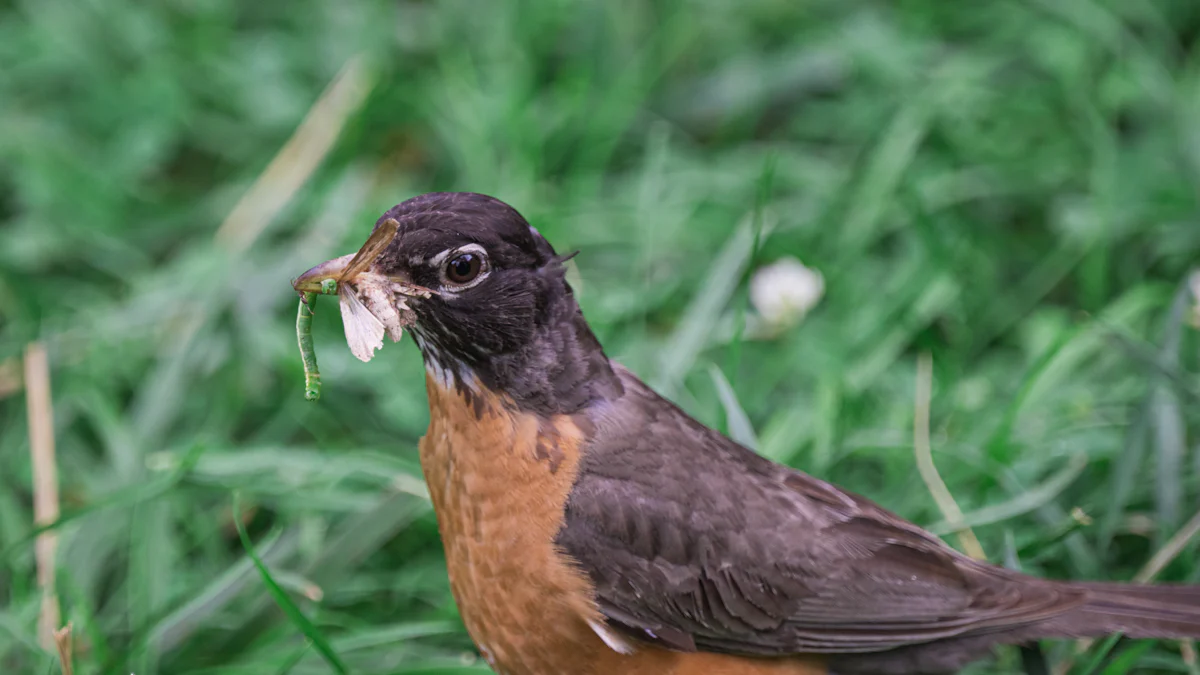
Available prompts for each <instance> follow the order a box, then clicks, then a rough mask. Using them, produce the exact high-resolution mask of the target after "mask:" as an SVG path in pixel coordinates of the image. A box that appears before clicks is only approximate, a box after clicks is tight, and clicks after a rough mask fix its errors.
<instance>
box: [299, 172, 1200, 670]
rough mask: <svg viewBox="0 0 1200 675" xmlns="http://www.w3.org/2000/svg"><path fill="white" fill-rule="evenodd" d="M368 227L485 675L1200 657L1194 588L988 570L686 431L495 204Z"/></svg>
mask: <svg viewBox="0 0 1200 675" xmlns="http://www.w3.org/2000/svg"><path fill="white" fill-rule="evenodd" d="M391 221H395V222H394V223H392V222H391ZM384 226H386V227H389V228H390V227H394V228H395V232H394V236H391V235H390V233H389V236H391V240H390V243H388V245H387V246H386V248H383V249H382V250H381V251H380V252H379V253H378V255H377V257H376V258H375V260H374V261H373V262H371V264H370V266H369V268H368V269H367V272H366V273H369V274H370V275H372V276H371V279H372V282H371V283H372V284H373V288H374V289H375V291H374V292H375V295H374V296H373V298H374V299H375V301H376V302H379V301H380V300H379V298H380V296H379V295H378V286H379V283H380V281H379V280H380V279H385V280H390V281H389V282H388V283H391V284H392V285H391V286H388V287H387V289H385V294H384V296H383V297H384V301H387V300H389V299H390V301H391V302H393V303H394V308H393V309H394V311H396V312H398V313H399V314H400V316H401V319H402V323H403V324H404V326H405V327H406V328H408V330H409V331H410V332H411V333H412V335H413V337H414V340H415V342H416V344H417V346H418V347H419V349H420V352H421V355H422V358H423V361H424V366H425V385H426V391H427V395H428V403H429V418H430V419H429V426H428V428H427V430H426V433H425V435H424V437H423V438H422V439H421V441H420V444H419V452H420V461H421V467H422V471H423V473H424V477H425V480H426V482H427V484H428V488H429V494H430V497H431V500H432V503H433V507H434V513H435V515H436V519H437V524H438V530H439V533H440V536H441V540H442V544H443V547H444V550H445V558H446V566H447V572H448V576H449V582H450V589H451V591H452V594H453V596H454V599H455V601H456V603H457V606H458V609H459V613H460V615H461V617H462V621H463V623H464V625H465V628H466V630H467V632H468V633H469V635H470V637H471V639H472V640H473V642H474V643H475V645H476V647H477V649H478V651H479V653H480V654H481V655H482V657H483V658H484V659H485V660H486V661H487V663H488V664H489V665H490V666H491V668H492V669H493V670H494V671H495V672H497V673H499V674H501V675H563V674H570V675H574V674H578V675H767V674H771V675H816V674H832V675H906V674H910V673H948V672H954V671H956V670H958V669H959V668H961V667H962V666H964V665H965V664H967V663H968V662H971V661H973V660H976V659H980V658H984V657H986V656H987V655H988V654H989V653H990V652H991V651H992V648H993V647H995V646H996V645H1001V644H1018V643H1026V642H1029V641H1033V640H1038V639H1042V638H1087V637H1098V636H1104V635H1108V634H1112V633H1123V634H1124V635H1125V636H1127V637H1131V638H1197V637H1200V586H1185V585H1134V584H1119V583H1103V582H1078V581H1057V580H1048V579H1041V578H1036V577H1032V576H1027V575H1024V574H1021V573H1019V572H1016V571H1013V570H1010V569H1007V568H1004V567H999V566H995V565H991V564H988V563H987V562H984V561H979V560H976V559H973V558H970V557H968V556H966V555H964V554H962V553H959V552H958V551H956V550H955V549H953V548H951V547H950V546H948V545H946V544H944V543H943V542H942V541H941V540H940V539H938V538H937V537H936V536H934V535H932V534H930V533H929V532H927V531H925V530H923V529H921V528H920V527H918V526H917V525H914V524H912V523H910V522H908V521H906V520H904V519H903V518H901V517H899V516H897V515H895V514H893V513H891V512H889V511H887V510H886V509H884V508H883V507H881V506H879V505H877V504H875V503H874V502H872V501H870V500H868V499H867V498H865V497H862V496H859V495H857V494H854V493H851V492H849V491H847V490H843V489H842V488H839V487H837V486H836V485H833V484H831V483H829V482H826V481H824V480H821V479H819V478H816V477H813V476H810V475H808V474H805V473H803V472H801V471H799V470H797V469H793V468H790V467H787V466H784V465H781V464H778V463H775V462H773V461H771V460H769V459H767V458H764V457H762V456H760V455H758V454H756V453H755V452H754V451H752V450H750V449H748V448H746V447H744V446H742V445H739V444H738V443H736V442H734V441H733V440H730V439H729V438H727V437H726V436H724V435H722V434H721V433H719V432H717V431H715V430H713V429H711V428H709V427H707V426H705V425H704V424H702V423H700V422H699V421H697V420H696V419H694V418H693V417H691V416H690V415H688V414H687V413H686V412H685V411H683V410H682V409H681V408H680V407H678V406H677V405H675V404H674V403H672V402H671V401H669V400H667V399H666V398H664V397H663V396H660V395H659V394H657V393H656V392H655V391H654V390H652V389H651V388H650V387H649V386H648V385H646V384H645V383H643V382H642V380H640V379H639V378H638V377H637V376H636V375H634V374H633V373H632V372H631V371H630V370H628V369H626V368H625V367H623V366H621V365H620V364H618V363H617V362H615V361H613V360H612V359H610V358H609V357H608V356H607V355H606V354H605V351H604V349H603V347H602V346H601V344H600V342H599V341H598V340H597V338H596V336H595V334H594V333H593V332H592V330H591V329H590V328H589V326H588V323H587V321H586V320H585V318H584V315H583V313H582V311H581V309H580V306H579V303H578V302H577V300H576V297H575V295H574V293H573V291H572V288H571V286H570V284H568V282H567V280H566V266H565V263H566V261H567V260H568V259H569V258H570V257H571V256H569V255H559V254H558V253H557V252H556V251H555V249H554V248H553V247H552V246H551V244H550V243H549V242H548V241H547V239H546V238H544V237H543V236H542V235H541V234H540V233H539V231H538V230H537V229H536V228H534V227H533V226H531V225H530V224H529V223H528V222H527V221H526V219H525V218H524V217H523V216H522V215H521V214H520V213H519V212H518V211H517V210H516V209H514V208H513V207H511V206H509V205H508V204H506V203H504V202H503V201H500V200H499V199H496V198H494V197H490V196H486V195H482V194H477V193H470V192H437V193H429V194H423V195H420V196H417V197H413V198H411V199H409V200H407V201H404V202H403V203H401V204H398V205H396V206H395V207H393V208H391V209H389V210H388V211H387V212H386V213H384V214H383V216H381V217H380V219H379V221H378V222H377V223H376V226H375V227H376V229H378V228H380V227H384ZM349 258H350V256H344V257H343V258H339V259H335V260H333V261H329V262H328V263H322V265H318V266H317V267H314V268H313V269H312V270H310V271H309V272H306V273H305V274H304V275H302V276H301V277H300V278H299V279H298V284H299V286H298V287H300V286H303V285H305V284H308V285H310V286H313V287H314V288H315V287H316V285H318V284H320V283H321V281H322V280H323V279H325V278H332V277H335V276H338V275H339V274H340V273H341V271H342V270H339V265H340V266H341V267H344V266H345V265H346V264H348V263H347V262H346V261H348V260H349ZM338 261H341V262H340V263H339V262H338ZM338 278H340V277H338ZM343 283H349V284H351V286H352V287H353V285H354V280H353V279H345V280H343ZM414 289H417V290H419V291H420V292H415V291H414Z"/></svg>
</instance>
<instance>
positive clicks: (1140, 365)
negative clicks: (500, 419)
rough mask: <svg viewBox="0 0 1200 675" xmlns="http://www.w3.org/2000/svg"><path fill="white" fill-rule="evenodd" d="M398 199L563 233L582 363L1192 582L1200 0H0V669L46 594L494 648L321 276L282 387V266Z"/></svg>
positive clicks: (21, 659)
mask: <svg viewBox="0 0 1200 675" xmlns="http://www.w3.org/2000/svg"><path fill="white" fill-rule="evenodd" d="M429 190H471V191H478V192H485V193H488V194H492V195H495V196H497V197H499V198H501V199H503V200H505V201H507V202H509V203H511V204H513V205H514V206H515V207H517V209H519V210H520V211H521V212H522V213H524V215H525V216H526V217H527V218H528V219H529V220H530V221H531V222H532V223H533V224H534V225H536V226H537V227H538V228H539V229H540V230H541V232H542V233H543V234H545V235H546V237H547V238H549V239H550V241H551V242H552V243H553V244H554V245H555V246H556V247H557V248H558V250H559V251H560V252H566V251H571V250H575V249H579V250H581V251H582V254H581V255H580V256H579V257H578V258H577V259H576V262H577V267H576V268H575V269H573V270H572V272H571V274H572V279H573V280H574V281H575V283H576V285H577V286H578V290H579V295H580V298H581V302H582V304H583V307H584V311H585V313H586V314H587V316H588V318H589V319H590V321H591V323H592V326H593V327H594V328H595V330H596V332H597V334H598V335H599V337H600V338H601V340H602V341H603V342H604V344H605V345H606V347H607V349H608V351H609V353H610V355H612V356H613V357H614V358H617V359H618V360H621V361H623V362H624V363H626V364H627V365H628V366H630V367H631V368H632V369H633V370H634V371H635V372H637V373H639V374H640V375H642V376H643V377H644V378H645V379H647V380H648V381H649V382H651V383H652V384H653V385H654V386H656V387H658V388H659V389H660V390H661V391H663V392H664V393H666V394H668V395H669V396H670V397H671V398H673V399H674V400H676V401H678V402H679V403H680V404H681V405H683V406H684V407H685V408H686V409H687V410H688V411H689V412H691V413H693V414H694V415H696V416H697V417H698V418H699V419H701V420H703V421H704V422H706V423H709V424H711V425H714V426H716V427H718V428H721V429H723V430H726V431H727V432H729V433H730V434H731V435H733V436H735V437H736V438H738V439H739V440H742V441H743V442H745V443H748V444H752V445H754V446H755V447H756V448H757V449H758V450H759V451H760V452H762V453H763V454H765V455H767V456H769V457H772V458H774V459H776V460H779V461H783V462H787V463H789V464H791V465H794V466H797V467H801V468H803V469H805V470H806V471H809V472H810V473H813V474H816V475H818V476H820V477H822V478H826V479H829V480H833V481H836V482H838V483H840V484H842V485H845V486H847V487H849V488H851V489H853V490H855V491H858V492H861V493H864V494H866V495H869V496H870V497H871V498H872V499H874V500H876V501H878V502H880V503H882V504H883V505H885V506H886V507H888V508H891V509H893V510H895V511H897V512H899V513H900V514H902V515H904V516H906V517H908V518H911V519H914V520H915V521H916V522H918V523H921V524H923V525H926V526H930V527H933V528H934V529H935V531H936V532H938V533H939V534H942V535H944V536H946V537H947V541H948V542H950V543H951V544H952V545H954V546H957V547H964V548H966V549H967V550H970V551H973V552H979V551H982V552H983V553H984V554H985V555H987V557H988V558H989V559H990V560H992V561H994V562H998V563H1004V564H1010V565H1014V566H1015V565H1019V566H1021V567H1022V568H1023V569H1025V570H1027V571H1030V572H1033V573H1036V574H1042V575H1048V576H1052V577H1060V578H1062V577H1071V578H1080V579H1132V578H1135V576H1136V577H1137V578H1141V579H1146V578H1151V577H1153V578H1155V579H1158V580H1162V581H1177V582H1178V581H1191V582H1193V583H1196V582H1200V561H1198V558H1200V556H1198V555H1197V551H1198V547H1197V543H1196V541H1200V537H1197V533H1198V531H1200V519H1198V518H1197V517H1196V512H1197V509H1198V508H1200V414H1198V413H1197V411H1198V410H1200V407H1198V406H1197V403H1198V401H1200V376H1198V374H1200V337H1198V335H1197V330H1196V327H1197V325H1200V311H1198V310H1197V308H1196V307H1197V296H1200V278H1197V280H1196V281H1195V287H1194V288H1190V287H1189V274H1190V271H1191V270H1192V268H1193V267H1195V266H1196V265H1198V264H1200V4H1198V3H1196V2H1195V1H1194V0H1158V1H1155V2H1140V3H1132V2H1127V1H1123V0H1024V1H1021V0H1011V1H989V2H971V3H956V2H944V1H939V0H878V1H857V2H851V1H847V0H803V1H798V0H746V1H743V2H737V3H725V2H716V1H713V0H708V1H697V2H687V3H685V2H680V1H674V0H666V1H663V2H648V1H643V2H635V1H632V0H613V1H608V2H600V1H596V2H567V1H565V0H558V1H556V0H546V1H542V2H517V3H482V2H468V1H466V0H462V1H458V2H453V1H452V2H432V1H431V2H396V1H391V2H383V1H374V0H354V1H350V2H340V3H334V2H324V1H321V0H294V1H292V2H280V1H276V0H270V1H264V2H257V3H249V2H234V1H233V0H165V1H163V2H155V3H145V2H134V1H133V0H103V1H101V0H93V1H91V2H75V1H70V0H11V1H7V2H0V397H3V398H0V671H3V672H5V673H22V674H24V673H56V672H60V665H59V662H58V657H57V656H56V655H55V650H54V648H53V647H50V648H46V647H47V645H49V644H50V642H49V639H50V635H49V630H50V629H51V628H53V627H54V626H56V625H61V624H65V623H66V622H68V621H70V622H72V626H73V636H74V645H73V659H74V665H75V672H77V673H114V674H116V673H131V672H132V673H136V674H137V675H153V674H155V673H180V674H184V673H186V674H189V675H198V674H200V673H247V674H251V673H253V674H255V675H258V674H260V673H276V672H277V673H301V674H303V673H328V672H331V668H336V667H342V666H344V667H345V668H346V669H347V670H348V671H350V672H354V673H363V674H372V675H374V674H382V673H466V672H471V673H482V672H485V671H484V667H483V665H482V663H481V662H480V661H478V660H476V658H475V656H474V650H473V648H472V647H471V644H470V642H469V640H468V639H467V638H466V636H465V634H464V633H463V630H462V628H461V626H460V623H459V622H458V619H457V614H456V610H455V608H454V604H453V602H452V600H451V598H450V595H449V591H448V586H447V582H446V580H445V572H444V568H443V562H442V552H441V547H440V544H439V541H438V538H437V532H436V526H435V522H434V519H433V515H432V513H431V512H430V508H429V504H428V501H427V499H426V498H425V497H424V493H423V486H422V483H421V481H420V470H419V467H418V464H417V456H416V443H417V439H418V438H419V437H420V436H421V434H422V432H423V429H424V427H425V424H426V422H427V412H426V408H425V394H424V385H423V371H422V367H421V364H420V358H419V356H418V354H417V352H416V349H415V348H414V347H413V346H412V344H411V342H410V341H407V340H406V341H405V342H403V343H401V344H399V345H395V346H391V345H390V344H389V346H388V347H387V348H386V349H385V350H384V351H383V352H382V353H381V354H380V355H379V356H378V357H377V358H376V359H375V360H374V361H372V362H371V363H369V364H364V363H360V362H358V361H357V360H356V359H354V358H353V357H352V355H351V354H350V352H349V350H348V349H347V348H346V346H345V341H344V339H343V337H342V335H341V323H340V319H339V317H338V313H337V311H335V310H334V306H335V303H334V302H333V301H331V300H328V299H326V300H325V301H323V302H321V303H319V305H318V312H317V317H316V327H315V339H316V346H317V353H318V356H319V358H320V363H321V367H322V371H323V375H324V382H325V390H324V397H323V398H322V400H321V401H320V402H319V403H317V404H312V403H308V402H306V401H305V400H304V397H303V377H302V372H301V363H300V357H299V354H298V353H297V348H296V339H295V333H294V320H295V312H296V296H295V294H294V293H293V292H292V290H291V288H290V286H289V280H290V279H291V278H292V277H294V276H296V275H297V274H299V273H300V272H301V271H303V270H305V269H306V268H308V267H309V266H310V265H312V264H315V263H317V262H320V261H323V260H325V259H327V258H330V257H333V256H336V255H341V254H344V253H347V252H352V251H354V250H356V249H357V248H358V247H359V246H360V245H361V244H362V242H363V241H364V240H365V238H366V236H367V234H368V233H369V231H370V228H371V226H372V224H373V222H374V220H375V218H376V217H378V215H379V214H380V213H382V212H383V211H384V210H385V209H387V208H388V207H390V206H392V205H393V204H396V203H398V202H400V201H403V200H404V199H407V198H409V197H411V196H413V195H416V194H419V193H421V192H425V191H429ZM791 258H795V259H797V260H799V261H801V262H802V263H803V265H805V266H807V268H808V270H809V271H808V272H807V273H803V274H799V275H798V276H797V274H796V272H797V271H798V272H805V270H804V269H803V268H800V267H798V263H795V262H794V261H793V262H791V263H787V264H785V266H784V267H783V268H774V269H775V272H773V274H774V276H769V277H767V280H768V282H761V279H762V277H757V278H759V279H760V282H757V283H752V280H754V279H755V278H756V275H759V274H762V273H763V272H762V270H763V268H764V267H767V266H769V265H772V264H774V263H777V262H778V261H780V260H786V259H791ZM780 269H782V271H780ZM817 273H819V275H820V277H817V276H816V274H817ZM769 274H772V273H769ZM820 279H823V283H819V280H820ZM752 288H754V289H755V292H754V293H751V289H752ZM822 288H823V296H822V297H819V301H818V296H819V295H820V291H821V289H822ZM752 295H753V296H754V297H753V298H752V297H751V296H752ZM814 302H815V303H816V304H815V306H812V307H811V309H809V310H808V312H807V314H805V313H804V312H803V311H802V310H803V309H805V308H806V307H807V306H808V305H810V304H812V303H814ZM789 308H791V309H790V311H789ZM31 344H32V345H33V346H30V345H31ZM42 354H44V355H45V356H46V358H45V360H44V361H43V359H42V358H41V355H42ZM43 362H45V363H48V369H43V368H41V367H40V364H41V363H43ZM47 373H48V376H47ZM47 383H48V385H49V389H48V390H47V388H46V387H47ZM27 402H28V404H29V405H28V406H27ZM926 428H927V429H928V433H927V434H926V433H925V429H926ZM51 431H52V432H53V433H52V437H51V434H50V433H49V432H51ZM31 438H32V439H33V441H32V444H31ZM51 438H52V440H53V445H54V448H55V449H56V457H55V458H54V459H53V460H50V459H49V457H50V456H49V454H48V453H49V450H50V446H49V443H50V441H51ZM31 446H32V448H31ZM914 448H915V451H914ZM31 449H32V452H31ZM926 449H928V450H930V451H931V455H932V459H933V461H934V462H935V463H936V466H937V468H938V469H939V470H940V472H941V475H942V478H943V479H944V481H945V484H946V486H947V487H948V490H949V493H950V495H952V496H953V498H954V499H955V500H956V501H957V505H958V507H959V508H960V509H961V510H962V512H963V513H964V519H965V522H966V523H967V524H969V525H971V526H972V527H973V531H974V537H975V539H972V536H971V535H969V534H961V535H955V533H954V529H955V528H954V526H953V525H951V524H949V523H948V521H947V518H948V517H949V518H950V519H951V520H953V518H954V514H953V511H950V512H948V513H949V516H948V515H947V512H945V511H943V509H941V508H939V506H938V503H937V502H936V501H935V498H934V496H933V495H932V493H931V492H930V490H929V489H928V488H927V487H926V484H927V482H926V480H923V479H922V475H921V472H920V470H919V466H920V464H921V462H922V461H923V459H922V458H923V457H924V456H925V450H926ZM34 458H40V459H34ZM35 464H37V465H38V468H37V470H36V471H35ZM51 469H55V470H56V472H57V481H58V484H59V486H60V487H59V492H58V495H57V497H55V496H54V495H53V493H52V491H51V490H50V486H51V485H52V484H53V480H52V478H53V477H52V476H50V477H49V478H48V476H49V474H48V473H47V472H48V471H49V470H51ZM235 494H237V495H238V496H239V498H238V501H237V506H236V508H235V499H234V495H235ZM35 500H40V503H41V506H40V507H39V509H38V511H37V512H36V513H35V511H34V507H33V504H34V502H35ZM55 513H58V514H60V516H59V520H58V525H57V526H55V527H53V528H50V529H49V530H47V532H48V533H49V535H50V536H48V537H44V538H43V539H42V541H43V544H42V545H41V547H40V548H38V547H35V544H34V537H35V535H36V534H37V532H38V530H35V529H34V522H35V520H37V519H41V520H42V521H45V522H48V521H49V520H53V519H54V517H55V515H54V514H55ZM239 525H241V526H244V530H245V534H246V536H247V541H248V542H250V543H252V544H253V547H254V549H255V550H256V551H257V552H258V554H259V555H260V556H261V558H262V560H263V562H264V564H265V566H266V569H268V570H269V578H270V581H269V582H268V581H265V580H264V577H263V576H262V575H261V574H260V573H259V572H258V571H256V569H255V567H254V564H253V561H252V560H251V559H250V558H249V557H248V555H247V549H246V547H245V546H244V545H243V543H242V541H241V540H240V539H239V534H238V526H239ZM55 540H56V543H57V547H56V550H55V547H54V546H53V544H54V543H55ZM35 549H37V550H35ZM39 569H40V570H41V571H40V578H39ZM1138 575H1140V576H1138ZM50 581H54V582H55V588H56V593H57V602H54V603H44V602H43V596H44V593H43V590H44V588H45V587H46V586H47V584H48V583H49V582H50ZM272 592H275V593H276V594H277V595H281V596H282V597H284V598H286V599H287V600H288V601H289V602H290V605H289V604H288V603H284V606H285V607H288V608H289V610H288V611H284V610H282V609H280V603H279V601H278V600H276V599H272V595H271V593H272ZM56 608H57V609H59V610H60V612H61V616H57V617H56V615H55V613H54V612H55V611H56ZM39 622H41V624H42V626H41V628H40V629H39ZM39 631H40V634H39ZM322 650H324V651H327V652H328V654H327V655H323V654H322V653H321V652H322ZM1047 650H1048V652H1047V653H1048V656H1049V659H1050V662H1051V665H1052V666H1053V667H1054V668H1055V669H1056V672H1060V673H1061V672H1079V673H1082V672H1091V669H1092V667H1093V666H1094V665H1095V664H1096V663H1098V661H1097V658H1098V657H1099V656H1100V655H1101V653H1102V650H1101V649H1100V648H1099V647H1097V646H1093V647H1092V648H1091V649H1090V650H1089V651H1086V652H1084V651H1080V648H1079V646H1078V645H1072V644H1053V645H1047ZM1114 654H1116V656H1115V660H1112V661H1109V662H1105V667H1106V668H1108V670H1106V671H1104V672H1113V673H1119V672H1127V671H1128V672H1132V671H1134V670H1136V671H1138V672H1183V673H1191V674H1192V675H1196V674H1197V673H1200V669H1198V666H1197V663H1196V659H1195V651H1194V650H1193V649H1192V648H1191V646H1190V645H1186V644H1184V645H1181V644H1179V643H1174V642H1162V643H1151V642H1147V643H1142V644H1129V645H1122V646H1119V647H1118V648H1117V650H1116V651H1115V652H1114ZM331 661H332V662H333V663H337V664H342V666H331V665H330V662H331ZM1019 668H1020V662H1019V658H1018V656H1017V654H1016V653H1015V651H1002V652H1001V653H1000V655H999V657H998V658H997V660H995V661H994V662H990V663H984V664H982V665H980V666H977V667H975V668H974V669H973V671H972V672H978V673H1000V672H1014V671H1017V670H1019Z"/></svg>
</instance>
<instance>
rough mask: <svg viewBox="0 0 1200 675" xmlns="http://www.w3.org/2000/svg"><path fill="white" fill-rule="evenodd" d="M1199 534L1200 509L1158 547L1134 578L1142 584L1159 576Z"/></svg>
mask: <svg viewBox="0 0 1200 675" xmlns="http://www.w3.org/2000/svg"><path fill="white" fill-rule="evenodd" d="M1197 535H1200V511H1197V512H1196V515H1194V516H1192V519H1191V520H1189V521H1188V522H1187V524H1186V525H1184V526H1183V527H1181V528H1179V531H1178V532H1176V533H1175V536H1173V537H1171V538H1170V539H1169V540H1168V541H1167V543H1165V544H1163V547H1162V548H1160V549H1158V551H1157V552H1155V554H1154V555H1153V556H1151V558H1150V560H1148V561H1146V564H1145V565H1144V566H1143V567H1142V569H1141V570H1139V571H1138V573H1137V574H1136V575H1134V577H1133V580H1134V581H1136V582H1138V583H1141V584H1144V583H1147V582H1149V581H1153V580H1154V577H1157V576H1158V574H1159V572H1162V571H1163V568H1165V567H1166V566H1167V565H1169V564H1171V561H1172V560H1174V559H1175V558H1177V557H1179V554H1180V553H1182V552H1183V549H1185V548H1187V545H1188V544H1190V543H1192V540H1194V539H1195V538H1196V536H1197Z"/></svg>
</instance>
